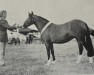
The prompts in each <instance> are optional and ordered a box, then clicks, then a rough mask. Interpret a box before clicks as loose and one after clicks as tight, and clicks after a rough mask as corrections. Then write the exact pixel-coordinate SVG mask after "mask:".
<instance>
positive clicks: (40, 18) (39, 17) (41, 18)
mask: <svg viewBox="0 0 94 75" xmlns="http://www.w3.org/2000/svg"><path fill="white" fill-rule="evenodd" d="M35 16H37V15H35ZM37 17H38V19H39V20H43V19H44V20H45V21H48V20H47V19H45V18H43V17H41V16H37Z"/></svg>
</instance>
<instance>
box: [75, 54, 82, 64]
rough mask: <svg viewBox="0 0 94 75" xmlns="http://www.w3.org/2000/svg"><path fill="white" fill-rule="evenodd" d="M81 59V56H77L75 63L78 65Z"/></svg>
mask: <svg viewBox="0 0 94 75" xmlns="http://www.w3.org/2000/svg"><path fill="white" fill-rule="evenodd" d="M81 58H82V55H79V56H78V59H77V62H76V63H80V61H81Z"/></svg>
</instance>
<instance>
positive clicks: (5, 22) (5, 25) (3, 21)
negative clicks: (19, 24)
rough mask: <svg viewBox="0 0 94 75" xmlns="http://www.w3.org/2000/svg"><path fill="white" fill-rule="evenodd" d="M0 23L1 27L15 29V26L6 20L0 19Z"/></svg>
mask: <svg viewBox="0 0 94 75" xmlns="http://www.w3.org/2000/svg"><path fill="white" fill-rule="evenodd" d="M0 25H2V26H3V27H5V28H7V29H8V30H13V29H16V27H15V26H10V25H9V24H8V22H7V21H6V20H1V21H0Z"/></svg>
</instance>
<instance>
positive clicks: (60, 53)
mask: <svg viewBox="0 0 94 75" xmlns="http://www.w3.org/2000/svg"><path fill="white" fill-rule="evenodd" d="M54 49H55V56H56V63H55V64H54V65H53V64H51V65H50V66H45V64H46V62H47V54H46V48H45V46H44V44H31V45H25V44H22V45H17V46H15V45H7V49H6V55H5V63H6V65H5V66H4V67H2V66H0V75H64V74H66V75H70V74H71V75H73V74H94V63H92V64H89V63H88V58H87V56H86V50H85V49H84V53H83V58H82V61H81V63H80V64H76V63H75V62H76V60H77V56H78V46H77V43H76V42H75V41H71V42H68V43H65V44H55V45H54Z"/></svg>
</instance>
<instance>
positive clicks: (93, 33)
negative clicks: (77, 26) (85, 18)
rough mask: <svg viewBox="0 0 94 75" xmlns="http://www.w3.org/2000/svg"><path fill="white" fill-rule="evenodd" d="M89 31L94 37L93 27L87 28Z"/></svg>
mask: <svg viewBox="0 0 94 75" xmlns="http://www.w3.org/2000/svg"><path fill="white" fill-rule="evenodd" d="M89 33H90V35H92V36H93V37H94V30H93V29H91V28H89Z"/></svg>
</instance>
